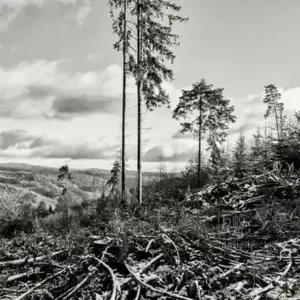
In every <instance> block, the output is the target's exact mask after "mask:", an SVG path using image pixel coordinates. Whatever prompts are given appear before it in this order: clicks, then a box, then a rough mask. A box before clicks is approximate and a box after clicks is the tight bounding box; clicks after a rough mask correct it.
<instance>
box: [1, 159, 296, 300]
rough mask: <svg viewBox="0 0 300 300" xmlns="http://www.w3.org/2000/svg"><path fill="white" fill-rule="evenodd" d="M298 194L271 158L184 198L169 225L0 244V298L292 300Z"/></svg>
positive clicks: (292, 176) (293, 181)
mask: <svg viewBox="0 0 300 300" xmlns="http://www.w3.org/2000/svg"><path fill="white" fill-rule="evenodd" d="M299 193H300V179H299V177H298V175H297V174H296V173H295V172H293V170H292V168H289V169H287V170H285V171H284V170H282V169H280V166H278V165H277V167H276V168H274V170H273V171H272V172H269V173H267V174H264V175H256V176H249V177H247V178H242V179H239V180H236V179H234V180H231V181H228V182H225V183H222V184H219V185H215V186H209V187H207V188H205V189H204V190H202V191H201V192H199V193H196V194H191V195H188V196H187V198H186V200H185V201H183V202H181V203H179V206H178V207H179V211H180V215H179V217H178V214H177V212H175V213H176V216H177V217H178V218H177V217H176V218H177V219H175V218H174V225H173V226H165V225H164V220H166V219H167V214H168V215H169V217H171V218H172V217H173V213H174V212H172V211H169V212H168V211H167V212H166V216H165V217H164V216H163V210H161V212H160V213H161V219H160V220H161V225H160V226H157V228H154V227H151V226H148V227H147V226H144V230H143V231H139V232H138V231H134V230H132V228H133V227H131V230H129V231H128V228H127V229H126V228H124V227H123V228H122V227H118V228H119V229H118V230H115V231H114V233H113V234H112V233H108V232H106V233H104V232H102V233H99V232H98V234H97V235H92V236H91V233H86V235H85V236H84V238H82V239H78V238H74V237H72V236H71V235H69V236H67V237H66V238H63V237H61V238H60V239H58V238H56V237H51V236H50V237H47V236H44V237H33V238H32V239H31V240H30V239H25V238H23V239H22V238H15V239H13V240H11V241H10V242H6V241H5V243H4V246H3V247H2V249H3V250H2V252H0V274H1V275H0V299H3V300H4V299H5V300H9V299H16V300H21V299H31V300H33V299H56V300H66V299H97V300H107V299H110V300H116V299H118V300H126V299H135V300H139V299H140V300H142V299H159V300H163V299H164V300H166V299H181V300H191V299H195V300H219V299H220V300H221V299H222V300H224V299H232V300H238V299H241V300H265V299H270V300H275V299H278V300H281V299H294V300H296V299H297V300H299V299H300V239H298V238H297V236H299V234H298V232H299V229H300V221H299V219H300V214H299V213H300V212H298V207H299ZM175 220H176V221H175ZM195 220H197V222H198V223H196V222H194V221H195ZM139 222H140V223H142V222H144V221H141V220H139ZM193 222H194V223H193ZM190 223H191V224H192V225H191V226H193V230H191V229H190V230H188V229H187V227H188V226H189V224H190ZM195 224H198V225H199V227H198V228H195ZM163 225H164V226H163ZM198 225H197V226H198ZM195 232H196V233H195Z"/></svg>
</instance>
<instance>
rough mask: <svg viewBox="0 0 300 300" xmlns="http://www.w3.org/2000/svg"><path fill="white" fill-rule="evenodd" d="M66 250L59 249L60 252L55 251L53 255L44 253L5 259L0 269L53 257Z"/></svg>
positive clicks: (0, 263) (0, 264)
mask: <svg viewBox="0 0 300 300" xmlns="http://www.w3.org/2000/svg"><path fill="white" fill-rule="evenodd" d="M64 252H65V250H62V251H58V252H54V253H52V254H51V255H43V256H39V257H35V258H29V259H28V258H22V259H17V260H11V261H4V262H0V269H2V268H5V267H8V266H18V265H22V264H25V263H32V262H36V261H41V260H44V259H47V258H52V257H55V256H57V255H59V254H62V253H64Z"/></svg>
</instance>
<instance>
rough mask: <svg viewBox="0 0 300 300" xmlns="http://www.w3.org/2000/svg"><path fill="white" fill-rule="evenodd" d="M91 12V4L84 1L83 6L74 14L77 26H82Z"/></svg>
mask: <svg viewBox="0 0 300 300" xmlns="http://www.w3.org/2000/svg"><path fill="white" fill-rule="evenodd" d="M90 11H91V2H90V1H89V0H84V2H83V5H82V6H81V7H80V8H79V10H78V11H77V14H76V22H77V24H78V26H82V25H83V22H84V20H85V19H86V18H87V16H88V15H89V13H90Z"/></svg>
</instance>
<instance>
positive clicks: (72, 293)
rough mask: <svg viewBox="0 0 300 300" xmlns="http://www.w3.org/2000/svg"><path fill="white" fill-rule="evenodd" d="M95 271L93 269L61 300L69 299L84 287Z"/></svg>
mask: <svg viewBox="0 0 300 300" xmlns="http://www.w3.org/2000/svg"><path fill="white" fill-rule="evenodd" d="M95 272H96V270H95V269H93V270H92V271H91V272H90V273H89V274H88V275H87V276H86V277H85V278H84V279H83V280H82V281H81V282H79V283H78V284H77V285H76V286H75V287H74V289H73V290H72V291H71V292H69V294H67V295H66V296H65V297H64V298H63V300H67V299H69V298H71V297H72V296H73V295H74V294H75V293H76V292H77V291H78V290H79V289H80V288H81V287H82V286H84V285H85V284H86V283H87V282H88V280H89V279H90V278H91V277H92V276H93V275H94V274H95Z"/></svg>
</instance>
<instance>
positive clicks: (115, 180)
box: [106, 156, 121, 193]
mask: <svg viewBox="0 0 300 300" xmlns="http://www.w3.org/2000/svg"><path fill="white" fill-rule="evenodd" d="M120 169H121V166H120V157H119V156H117V158H116V160H115V161H114V163H113V167H112V169H111V171H110V174H111V176H110V178H109V180H108V181H107V183H106V184H107V185H108V186H110V188H111V190H110V191H111V193H113V192H114V191H115V190H116V189H117V187H118V185H119V182H120V171H121V170H120Z"/></svg>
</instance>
